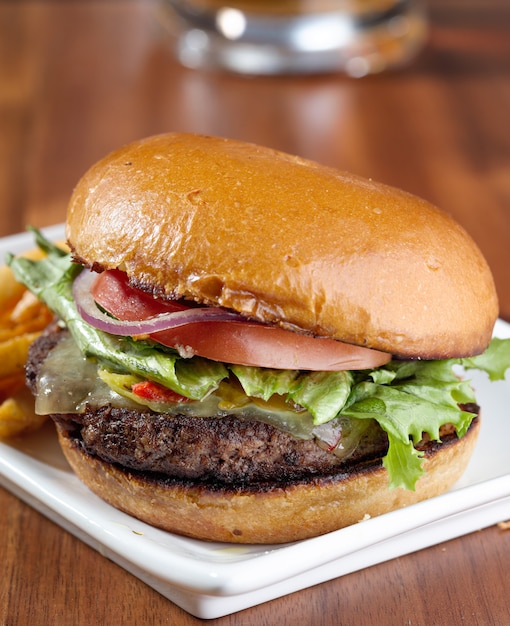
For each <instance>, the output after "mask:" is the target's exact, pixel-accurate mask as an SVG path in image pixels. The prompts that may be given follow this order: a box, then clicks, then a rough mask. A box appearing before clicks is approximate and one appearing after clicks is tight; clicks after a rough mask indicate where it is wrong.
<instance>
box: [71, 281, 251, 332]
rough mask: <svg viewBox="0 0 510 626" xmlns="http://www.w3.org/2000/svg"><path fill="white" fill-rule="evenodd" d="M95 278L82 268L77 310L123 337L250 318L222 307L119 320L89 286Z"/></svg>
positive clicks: (76, 294) (76, 289)
mask: <svg viewBox="0 0 510 626" xmlns="http://www.w3.org/2000/svg"><path fill="white" fill-rule="evenodd" d="M96 277H97V274H95V273H94V272H91V271H89V270H87V269H83V271H82V272H80V274H79V275H78V277H77V278H76V279H75V281H74V284H73V298H74V300H75V302H76V308H77V309H78V313H79V314H80V315H81V317H82V318H83V319H84V320H85V321H86V322H87V323H88V324H90V325H91V326H94V328H97V329H98V330H102V331H104V332H107V333H110V334H114V335H121V336H136V335H150V334H152V333H157V332H160V331H162V330H169V329H170V328H177V327H178V326H185V325H186V324H197V323H202V322H246V321H247V320H246V318H244V317H242V316H241V315H239V314H237V313H232V312H231V311H225V310H224V309H220V308H219V307H190V308H189V309H186V310H184V311H175V312H170V313H162V314H161V315H156V316H153V317H149V318H147V319H144V320H134V321H133V320H130V321H123V320H119V319H116V318H114V317H110V316H109V315H107V314H106V313H103V311H101V309H100V308H99V307H98V305H97V303H96V301H95V300H94V298H93V297H92V294H91V292H90V288H91V286H92V283H93V282H94V280H95V279H96Z"/></svg>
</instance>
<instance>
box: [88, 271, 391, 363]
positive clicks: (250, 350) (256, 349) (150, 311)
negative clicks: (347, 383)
mask: <svg viewBox="0 0 510 626" xmlns="http://www.w3.org/2000/svg"><path fill="white" fill-rule="evenodd" d="M92 295H93V297H94V299H95V300H96V302H98V304H100V305H101V306H102V307H103V308H104V309H105V310H106V311H108V312H109V313H111V314H112V315H114V316H115V317H117V318H118V319H120V320H125V321H135V320H143V319H147V318H148V317H152V316H154V315H157V314H160V313H165V312H169V311H182V310H185V309H187V308H188V307H187V306H186V305H184V304H182V303H178V302H166V301H162V300H158V299H156V298H153V297H152V296H151V295H150V294H147V293H145V292H143V291H140V290H139V289H136V288H134V287H131V286H130V285H129V284H128V282H127V277H126V275H125V274H124V272H121V271H119V270H112V271H107V272H103V273H102V274H99V275H98V277H97V279H96V280H95V282H94V284H93V287H92ZM150 337H151V338H152V339H153V340H155V341H157V342H159V343H161V344H163V345H165V346H169V347H172V348H176V349H177V350H179V352H180V353H181V354H183V355H185V356H192V355H199V356H203V357H206V358H208V359H212V360H214V361H222V362H225V363H234V364H238V365H253V366H257V367H267V368H275V369H300V370H316V371H338V370H348V369H373V368H375V367H379V366H381V365H384V364H385V363H387V362H388V361H389V360H390V358H391V356H390V355H389V354H387V353H385V352H380V351H378V350H371V349H369V348H362V347H359V346H353V345H350V344H346V343H342V342H340V341H336V340H334V339H328V338H316V337H311V336H309V335H300V334H298V333H294V332H291V331H287V330H283V329H282V328H278V327H274V326H268V325H264V324H257V323H255V322H250V321H246V322H244V321H242V322H238V321H221V322H218V321H215V322H213V321H211V322H194V323H190V324H187V325H185V326H179V327H177V328H173V329H170V330H164V331H160V332H157V333H153V334H151V335H150Z"/></svg>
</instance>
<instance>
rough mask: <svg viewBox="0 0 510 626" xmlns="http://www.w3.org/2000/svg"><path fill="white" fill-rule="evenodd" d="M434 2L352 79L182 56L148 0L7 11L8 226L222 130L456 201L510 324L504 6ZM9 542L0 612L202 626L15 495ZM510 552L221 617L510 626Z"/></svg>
mask: <svg viewBox="0 0 510 626" xmlns="http://www.w3.org/2000/svg"><path fill="white" fill-rule="evenodd" d="M430 5H431V17H432V29H431V38H430V43H429V46H428V48H427V49H426V50H425V51H424V53H423V54H422V55H421V56H420V57H419V59H417V61H416V62H415V63H414V64H413V66H412V67H410V68H408V69H406V70H403V71H400V72H396V73H392V74H387V75H379V76H374V77H369V78H366V79H361V80H353V79H348V78H345V77H342V76H323V77H318V76H316V77H301V78H290V77H287V78H279V79H277V78H275V79H273V78H258V79H253V78H242V77H238V76H233V75H222V74H213V73H210V74H207V73H202V72H200V71H193V70H188V69H184V68H182V67H180V66H179V65H178V64H177V63H176V62H175V61H174V59H173V58H172V54H171V50H170V46H169V43H168V40H167V37H166V34H165V32H164V30H163V29H162V27H161V24H160V23H159V21H158V19H157V17H155V15H156V13H155V8H156V7H155V3H154V2H150V1H149V2H142V1H135V0H132V1H125V2H116V1H111V2H108V1H105V0H101V1H99V0H98V1H94V0H88V1H85V0H84V1H81V2H80V1H75V2H70V3H61V2H50V1H48V2H43V1H34V2H30V1H28V0H27V1H24V2H4V3H2V4H0V202H1V204H0V206H1V209H0V236H4V235H8V234H11V233H14V232H18V231H21V230H24V228H25V225H26V224H27V223H30V224H33V225H35V226H42V225H47V224H52V223H56V222H60V221H62V220H63V219H64V216H65V209H66V202H67V199H68V197H69V194H70V192H71V190H72V188H73V186H74V184H75V183H76V181H77V180H78V178H79V177H80V176H81V174H82V173H83V172H84V171H85V169H86V168H87V167H88V166H89V165H91V164H92V163H93V162H94V161H95V160H96V159H98V158H99V157H101V156H103V155H104V154H105V153H106V152H108V151H109V150H111V149H113V148H115V147H117V146H119V145H121V144H123V143H126V142H128V141H130V140H132V139H135V138H138V137H141V136H145V135H150V134H153V133H158V132H163V131H169V130H182V131H194V132H203V133H210V134H218V135H224V136H229V137H235V138H241V139H244V140H249V141H254V142H258V143H261V144H266V145H269V146H272V147H275V148H279V149H283V150H286V151H289V152H293V153H297V154H300V155H302V156H305V157H309V158H312V159H316V160H318V161H322V162H323V163H326V164H330V165H334V166H337V167H339V168H342V169H347V170H351V171H354V172H356V173H359V174H362V175H365V176H367V177H372V178H374V179H379V180H381V181H384V182H387V183H390V184H394V185H396V186H399V187H402V188H404V189H407V190H408V191H411V192H414V193H417V194H419V195H422V196H424V197H426V198H428V199H429V200H431V201H433V202H434V203H436V204H438V205H440V206H442V207H443V208H445V209H446V210H448V211H450V212H451V213H452V214H453V215H454V216H455V217H456V218H457V219H458V220H459V221H460V222H461V223H462V224H463V225H464V226H465V227H466V228H467V230H468V231H470V233H471V234H472V235H473V237H474V238H475V240H476V241H477V242H478V244H479V245H480V247H481V248H482V250H483V252H484V253H485V255H486V257H487V259H488V261H489V263H490V265H491V267H492V270H493V272H494V276H495V279H496V283H497V288H498V291H499V297H500V302H501V316H502V317H503V318H506V319H507V320H510V275H509V271H508V269H509V260H510V36H509V32H510V7H509V5H508V2H507V0H471V1H470V2H467V1H466V0H431V2H430ZM476 304H477V303H476V302H473V306H476ZM0 537H1V539H0V563H1V564H2V575H1V580H0V621H1V623H2V624H6V625H9V626H14V625H15V624H16V625H18V624H19V625H25V624H30V625H31V626H37V625H47V624H53V625H57V624H62V625H64V624H65V625H69V624H73V625H74V626H77V625H87V626H89V625H91V624H105V625H106V624H112V625H118V624H137V626H141V625H145V624H147V625H148V624H158V625H159V624H173V625H176V624H183V625H184V624H186V625H187V624H195V623H198V621H199V620H196V619H195V618H193V617H191V616H189V615H188V614H187V613H185V612H184V611H182V610H181V609H179V608H178V607H176V606H175V605H173V604H172V603H170V602H169V601H167V600H166V599H164V598H163V597H162V596H160V595H158V594H157V593H156V592H155V591H153V590H152V589H150V588H149V587H147V586H145V585H144V584H143V583H142V582H140V581H139V580H137V579H136V578H134V577H132V576H131V575H129V574H128V573H126V572H125V571H124V570H122V569H121V568H119V567H117V566H116V565H114V564H113V563H111V562H110V561H108V560H106V559H105V558H103V557H102V556H101V555H100V554H98V553H96V552H94V551H93V550H91V549H89V548H88V547H86V546H85V545H84V544H83V543H81V542H80V541H78V540H76V539H74V538H73V537H72V536H71V535H69V534H67V533H66V532H64V531H63V530H61V529H60V528H59V527H57V526H56V525H54V524H53V523H51V522H49V521H48V520H47V519H46V518H44V517H42V516H41V515H39V514H38V513H36V512H35V511H34V510H32V509H31V508H29V507H28V506H26V505H25V504H22V503H21V502H20V501H19V500H18V499H17V498H15V497H13V496H12V495H10V494H9V493H7V492H6V491H3V490H0ZM509 557H510V532H508V531H504V530H502V529H501V528H499V527H498V526H494V527H491V528H488V529H486V530H483V531H480V532H475V533H473V534H470V535H468V536H465V537H462V538H459V539H456V540H453V541H449V542H447V543H443V544H440V545H438V546H436V547H432V548H429V549H426V550H422V551H420V552H418V553H415V554H412V555H409V556H405V557H401V558H398V559H395V560H392V561H390V562H388V563H384V564H380V565H377V566H374V567H371V568H369V569H366V570H363V571H360V572H357V573H354V574H351V575H348V576H345V577H343V578H340V579H338V580H333V581H331V582H327V583H324V584H321V585H319V586H317V587H314V588H311V589H307V590H305V591H302V592H299V593H296V594H293V595H291V596H287V597H284V598H281V599H278V600H274V601H272V602H270V603H267V604H264V605H261V606H258V607H255V608H253V609H248V610H246V611H243V612H241V613H239V614H237V615H235V616H230V617H225V618H222V619H217V620H213V621H212V622H211V623H213V624H225V625H227V624H236V625H237V624H293V625H301V624H313V625H314V626H321V625H331V626H333V625H338V624H345V625H353V624H356V625H357V624H374V623H377V624H379V625H380V626H383V625H392V626H394V625H398V624H409V625H410V624H412V625H413V626H416V625H422V624H423V625H425V624H427V625H430V624H434V625H436V626H438V625H442V624H460V623H462V624H469V625H475V624H479V625H501V626H503V625H506V624H509V623H510V608H509V606H510V600H509V596H510V576H509V568H508V563H509Z"/></svg>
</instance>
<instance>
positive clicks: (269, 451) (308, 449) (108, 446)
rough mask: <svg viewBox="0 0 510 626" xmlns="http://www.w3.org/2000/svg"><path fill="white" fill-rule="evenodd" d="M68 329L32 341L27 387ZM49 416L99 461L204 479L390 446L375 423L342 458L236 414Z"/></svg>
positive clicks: (326, 466)
mask: <svg viewBox="0 0 510 626" xmlns="http://www.w3.org/2000/svg"><path fill="white" fill-rule="evenodd" d="M67 332H68V331H66V330H60V329H58V327H56V326H55V327H53V328H52V329H51V330H48V332H46V333H44V334H43V335H41V336H40V337H39V339H38V340H37V341H36V342H34V344H33V345H32V347H31V349H30V353H29V358H28V361H27V366H26V376H27V383H28V385H29V387H30V388H31V389H32V391H33V393H36V381H37V374H38V371H39V368H40V365H41V363H42V362H43V360H44V359H45V358H46V356H47V355H48V353H49V352H50V351H51V349H52V348H53V347H54V346H55V345H56V344H57V343H58V341H59V340H60V339H61V338H62V337H63V336H64V335H65V334H66V333H67ZM51 417H52V419H53V420H54V421H55V422H56V423H57V425H58V427H59V428H64V429H65V430H66V431H68V432H69V433H70V434H71V435H72V437H73V438H74V440H75V444H76V445H78V446H80V447H81V448H82V449H83V450H85V451H86V452H87V453H89V454H91V455H93V456H97V457H99V458H101V459H102V460H104V461H107V462H110V463H114V464H119V465H121V466H123V467H127V468H129V469H131V470H134V471H140V472H151V473H153V474H154V475H158V476H167V477H171V478H177V479H187V480H193V481H195V482H197V481H198V482H204V483H222V484H229V485H242V484H245V483H253V482H267V481H270V482H273V483H274V482H282V483H287V482H289V481H293V480H300V479H302V478H306V477H310V476H327V475H332V474H337V473H339V472H341V471H343V468H345V467H346V466H347V465H348V466H349V467H352V465H353V463H362V462H368V461H373V460H374V459H379V458H381V457H382V456H384V455H385V453H386V451H387V447H388V442H387V436H386V434H385V433H384V431H382V429H380V428H379V427H378V426H377V427H376V428H371V429H369V430H368V431H367V433H368V434H366V435H364V436H363V437H362V438H361V440H360V442H359V444H358V447H357V448H356V449H355V450H354V452H353V453H352V454H351V456H350V457H349V458H348V459H347V460H345V459H343V460H342V459H339V458H338V457H337V456H335V455H334V454H332V453H331V452H329V451H327V450H324V449H323V448H321V447H320V446H319V445H318V444H317V443H316V442H315V441H314V440H302V439H297V438H295V437H293V436H292V435H291V434H289V433H286V432H283V431H281V430H279V429H278V428H276V427H274V426H272V425H269V424H266V423H263V422H259V421H255V420H246V419H239V418H238V417H236V416H234V415H228V416H226V417H221V418H218V417H211V418H204V417H192V416H190V415H168V414H165V413H156V412H153V411H150V410H148V409H146V408H145V407H140V410H132V409H126V408H118V407H112V406H104V407H102V408H99V409H91V408H88V407H87V408H86V409H85V411H84V412H83V413H78V414H74V413H73V414H70V413H69V414H67V413H66V414H58V415H52V416H51ZM445 434H446V432H445ZM452 436H455V434H454V433H453V434H452ZM427 445H428V444H427Z"/></svg>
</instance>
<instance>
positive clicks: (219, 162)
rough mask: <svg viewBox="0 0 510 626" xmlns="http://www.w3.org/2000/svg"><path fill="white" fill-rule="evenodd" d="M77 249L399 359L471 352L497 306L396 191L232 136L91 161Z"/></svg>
mask: <svg viewBox="0 0 510 626" xmlns="http://www.w3.org/2000/svg"><path fill="white" fill-rule="evenodd" d="M67 239H68V242H69V244H70V246H71V248H72V250H73V253H74V255H75V257H76V258H77V259H79V260H80V261H82V262H83V263H85V264H86V265H89V266H92V267H94V268H101V269H113V268H119V269H123V270H125V271H126V272H127V274H128V275H129V277H130V279H131V280H132V282H133V283H134V284H135V285H136V286H138V287H141V288H143V289H145V290H148V291H150V292H153V293H155V294H157V295H163V294H166V295H169V296H171V297H179V298H186V299H190V300H194V301H197V302H202V303H206V304H210V305H219V306H222V307H226V308H228V309H232V310H234V311H237V312H239V313H241V314H244V315H246V316H247V317H249V318H252V319H255V320H260V321H263V322H269V323H275V324H279V325H282V326H284V327H286V328H291V329H293V330H296V331H298V332H304V333H311V334H313V335H317V336H325V337H332V338H334V339H338V340H341V341H344V342H347V343H352V344H356V345H360V346H366V347H369V348H375V349H378V350H382V351H385V352H390V353H392V354H394V355H397V356H401V357H408V358H416V357H420V358H425V359H433V358H449V357H460V356H468V355H472V354H478V353H481V352H483V350H484V349H485V348H486V347H487V345H488V343H489V341H490V338H491V333H492V330H493V326H494V323H495V320H496V317H497V313H498V305H497V298H496V293H495V288H494V283H493V279H492V276H491V273H490V271H489V268H488V266H487V263H486V261H485V260H484V258H483V256H482V255H481V253H480V251H479V250H478V248H477V247H476V245H475V244H474V242H473V240H472V239H471V238H470V237H469V236H468V234H467V233H466V232H465V231H464V230H463V229H462V228H461V227H460V226H459V225H458V224H457V223H456V222H455V221H454V220H453V219H452V218H451V217H449V216H448V215H447V214H445V213H443V212H442V211H440V210H439V209H437V208H435V207H434V206H432V205H431V204H429V203H428V202H426V201H424V200H422V199H419V198H417V197H415V196H412V195H410V194H408V193H405V192H403V191H400V190H398V189H394V188H391V187H388V186H384V185H381V184H378V183H375V182H373V181H371V180H365V179H363V178H360V177H357V176H354V175H352V174H347V173H343V172H339V171H336V170H334V169H332V168H329V167H324V166H322V165H318V164H316V163H313V162H310V161H306V160H304V159H301V158H298V157H295V156H290V155H288V154H284V153H281V152H277V151H275V150H271V149H268V148H262V147H259V146H255V145H252V144H248V143H243V142H239V141H233V140H229V139H221V138H215V137H206V136H199V135H192V134H178V133H176V134H166V135H160V136H155V137H151V138H148V139H145V140H142V141H137V142H135V143H132V144H130V145H128V146H126V147H123V148H121V149H119V150H117V151H115V152H113V153H112V154H110V155H109V156H107V157H106V158H104V159H102V160H101V161H99V162H98V163H97V164H96V165H94V166H93V167H92V168H91V169H90V170H89V171H88V172H87V173H86V175H85V176H84V177H83V178H82V180H81V181H80V182H79V183H78V185H77V187H76V189H75V191H74V193H73V195H72V198H71V201H70V205H69V211H68V218H67Z"/></svg>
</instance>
